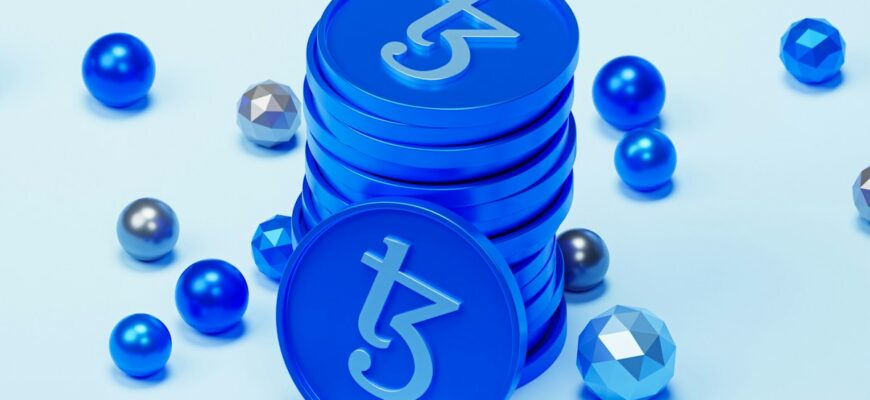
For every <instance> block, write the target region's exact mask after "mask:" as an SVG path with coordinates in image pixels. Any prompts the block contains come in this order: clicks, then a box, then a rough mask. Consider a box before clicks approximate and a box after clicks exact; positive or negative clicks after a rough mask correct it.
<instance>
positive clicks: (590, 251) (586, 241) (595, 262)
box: [558, 229, 610, 292]
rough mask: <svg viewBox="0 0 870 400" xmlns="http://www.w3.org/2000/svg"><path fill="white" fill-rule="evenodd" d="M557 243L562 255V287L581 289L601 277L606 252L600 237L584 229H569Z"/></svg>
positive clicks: (606, 262) (574, 290)
mask: <svg viewBox="0 0 870 400" xmlns="http://www.w3.org/2000/svg"><path fill="white" fill-rule="evenodd" d="M558 243H559V248H561V249H562V255H563V256H564V257H565V290H567V291H569V292H585V291H588V290H590V289H592V288H594V287H595V286H598V284H600V283H601V281H603V280H604V275H606V274H607V269H608V267H609V266H610V253H609V252H608V250H607V245H606V244H604V240H602V239H601V236H598V234H596V233H595V232H592V231H590V230H588V229H572V230H570V231H567V232H564V233H562V234H561V235H559V238H558Z"/></svg>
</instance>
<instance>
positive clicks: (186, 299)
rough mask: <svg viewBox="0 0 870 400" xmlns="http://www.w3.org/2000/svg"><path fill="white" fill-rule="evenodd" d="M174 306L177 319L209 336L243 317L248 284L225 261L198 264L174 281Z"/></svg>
mask: <svg viewBox="0 0 870 400" xmlns="http://www.w3.org/2000/svg"><path fill="white" fill-rule="evenodd" d="M175 305H176V307H178V312H179V313H180V314H181V318H182V319H184V322H187V324H188V325H190V326H191V327H193V329H196V330H197V331H199V332H201V333H205V334H209V335H213V334H218V333H222V332H226V331H228V330H230V329H232V328H233V327H235V326H236V325H237V324H238V323H239V322H240V321H241V320H242V316H244V315H245V310H246V309H247V308H248V283H247V282H246V281H245V277H244V276H243V275H242V273H241V272H239V270H238V269H236V267H234V266H232V265H231V264H229V263H227V262H226V261H221V260H203V261H199V262H196V263H194V264H193V265H191V266H189V267H187V269H186V270H185V271H184V272H183V273H182V274H181V277H180V278H178V284H177V285H176V286H175Z"/></svg>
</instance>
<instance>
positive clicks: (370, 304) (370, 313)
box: [348, 236, 460, 400]
mask: <svg viewBox="0 0 870 400" xmlns="http://www.w3.org/2000/svg"><path fill="white" fill-rule="evenodd" d="M384 243H385V244H386V245H387V252H386V254H385V255H384V257H383V258H381V257H378V256H377V255H375V254H373V253H372V252H370V251H367V252H366V253H365V254H363V257H362V263H363V264H365V265H367V266H369V267H371V268H372V269H374V270H375V271H377V276H376V277H375V280H374V282H373V283H372V287H371V290H370V291H369V294H368V297H366V301H365V303H364V304H363V307H362V310H361V311H360V314H359V332H360V335H361V336H362V338H363V339H364V340H365V341H366V342H367V343H368V344H370V345H371V346H372V347H375V348H378V349H387V348H388V347H389V346H390V342H391V340H390V339H387V338H383V337H381V336H378V334H377V332H376V331H375V327H376V325H377V323H378V319H379V318H380V316H381V313H382V312H383V309H384V305H385V304H386V302H387V298H388V297H389V295H390V290H391V289H392V287H393V284H395V283H398V284H400V285H402V286H405V287H407V288H408V289H410V290H412V291H414V292H415V293H417V294H420V295H421V296H423V297H425V298H427V299H428V300H430V301H431V302H432V303H433V304H431V305H428V306H425V307H420V308H417V309H414V310H411V311H408V312H405V313H402V314H398V315H396V316H394V317H393V319H392V320H390V327H391V328H393V329H394V330H395V331H396V333H397V334H398V335H399V337H400V338H401V339H402V340H403V341H404V342H405V343H406V344H407V345H408V348H409V349H410V351H411V357H412V358H413V360H414V373H413V375H412V376H411V379H410V381H409V382H408V384H407V385H405V386H404V387H402V388H387V387H384V386H382V385H379V384H377V383H375V382H372V381H371V380H369V379H368V378H367V377H366V376H365V375H364V374H363V373H364V372H365V371H368V370H369V368H371V365H372V355H371V354H369V352H368V351H366V350H364V349H356V350H354V351H353V352H352V353H351V354H350V357H349V359H348V368H349V369H350V374H351V376H353V379H354V381H356V383H357V384H358V385H359V386H360V387H361V388H363V389H365V390H366V391H367V392H369V393H371V394H372V395H374V396H375V397H378V398H380V399H384V400H416V399H419V398H420V397H421V396H423V394H424V393H426V391H427V390H428V389H429V386H430V385H431V384H432V375H433V371H434V367H433V364H432V354H431V352H430V351H429V346H428V345H427V344H426V341H425V340H424V339H423V337H422V336H421V335H420V332H419V331H417V329H416V328H415V327H414V325H415V324H417V323H420V322H423V321H427V320H430V319H433V318H437V317H440V316H442V315H446V314H450V313H452V312H455V311H457V310H459V304H460V303H459V302H458V301H457V300H454V299H453V298H451V297H450V296H447V295H446V294H444V293H442V292H440V291H439V290H438V289H436V288H434V287H432V286H430V285H428V284H426V283H425V282H422V281H421V280H420V279H417V278H415V277H413V276H411V275H409V274H407V273H404V272H401V271H400V269H401V268H402V264H403V263H404V261H405V256H406V255H407V253H408V249H409V248H410V247H411V246H410V244H408V243H406V242H405V241H403V240H402V239H399V238H396V237H393V236H387V237H386V238H385V239H384Z"/></svg>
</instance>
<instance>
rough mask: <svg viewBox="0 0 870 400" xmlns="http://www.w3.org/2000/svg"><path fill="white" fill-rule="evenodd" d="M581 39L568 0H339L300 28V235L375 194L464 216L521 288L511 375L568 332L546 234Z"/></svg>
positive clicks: (561, 186) (535, 369) (547, 359)
mask: <svg viewBox="0 0 870 400" xmlns="http://www.w3.org/2000/svg"><path fill="white" fill-rule="evenodd" d="M578 40H579V34H578V29H577V22H576V19H575V18H574V16H573V13H572V12H571V10H570V9H569V7H568V6H567V5H566V4H565V2H564V1H563V0H523V1H519V0H489V1H485V0H448V1H446V2H445V1H443V0H421V1H407V0H334V1H333V2H332V3H331V4H330V5H329V7H328V8H327V10H326V12H325V13H324V15H323V17H322V19H321V20H320V22H319V23H318V25H317V26H316V27H315V28H314V31H313V32H312V34H311V37H310V39H309V43H308V49H307V61H308V70H307V72H308V74H307V76H306V80H305V87H304V100H305V101H304V103H305V118H306V122H307V127H308V132H309V137H308V141H307V145H306V149H305V151H306V175H305V181H304V184H303V191H302V195H301V196H300V199H299V201H297V205H296V210H294V216H295V218H294V223H295V225H294V229H293V238H294V240H295V241H297V242H298V241H300V240H301V238H302V237H303V236H304V235H305V234H306V233H307V232H308V230H309V229H312V228H313V227H315V226H316V225H317V224H319V223H320V222H321V221H323V220H325V219H327V218H329V217H330V216H332V215H334V214H336V213H338V212H339V211H341V210H343V209H345V208H346V207H348V206H349V205H352V204H355V203H357V202H361V201H366V200H370V199H373V198H379V197H404V198H416V199H421V200H427V201H429V202H432V203H435V204H438V205H440V206H443V207H446V208H448V209H449V210H451V211H453V212H454V213H455V214H457V215H459V216H461V217H463V218H465V219H467V221H468V222H470V223H471V224H472V225H473V226H475V227H476V228H477V229H479V230H480V231H481V232H483V233H484V234H485V235H486V236H488V237H489V238H490V240H491V241H492V242H493V243H494V244H495V247H496V248H497V249H498V250H499V252H500V253H501V255H502V256H503V257H504V259H505V260H506V261H507V264H508V265H510V267H511V270H512V272H513V275H514V277H515V278H516V281H517V285H518V287H519V288H520V291H521V293H522V296H523V301H524V303H525V308H526V321H527V325H528V326H527V333H528V334H527V341H528V343H527V349H526V352H527V355H526V364H525V365H526V367H525V369H524V370H523V372H522V378H521V380H520V384H524V383H527V382H529V381H531V380H532V379H534V378H535V377H537V376H538V375H540V374H541V373H543V371H545V370H546V369H547V368H548V367H549V366H550V365H551V364H552V363H553V362H554V361H555V358H556V356H558V354H559V353H560V351H561V349H562V346H563V345H564V341H565V330H566V321H565V316H564V313H565V311H564V309H565V305H564V300H563V284H564V282H563V275H564V274H563V272H564V271H563V265H562V256H561V254H560V250H559V247H558V246H557V245H556V242H555V239H554V236H555V233H556V231H557V229H558V227H559V225H560V224H561V223H562V221H563V220H564V218H565V217H566V216H567V214H568V211H569V209H570V206H571V204H572V198H573V175H572V168H573V164H574V159H575V155H576V143H577V139H576V137H577V132H576V127H575V124H574V121H573V117H572V116H571V106H572V104H573V94H574V90H573V74H574V70H575V68H576V65H577V59H578V49H579V45H578ZM445 251H449V249H445Z"/></svg>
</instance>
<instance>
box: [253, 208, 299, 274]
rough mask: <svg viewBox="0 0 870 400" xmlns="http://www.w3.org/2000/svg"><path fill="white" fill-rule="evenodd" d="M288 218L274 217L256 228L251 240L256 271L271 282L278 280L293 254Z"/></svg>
mask: <svg viewBox="0 0 870 400" xmlns="http://www.w3.org/2000/svg"><path fill="white" fill-rule="evenodd" d="M291 221H292V219H291V218H290V217H287V216H284V215H276V216H274V217H273V218H272V219H270V220H268V221H266V222H263V223H262V224H260V226H258V227H257V232H256V233H254V238H253V239H252V240H251V252H252V253H253V254H254V262H255V263H256V264H257V269H259V270H260V272H262V273H263V275H266V276H268V277H269V278H271V279H273V280H276V281H277V280H280V279H281V275H282V274H283V273H284V265H285V264H287V260H289V259H290V256H291V255H292V254H293V243H292V242H291V239H290V232H291Z"/></svg>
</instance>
